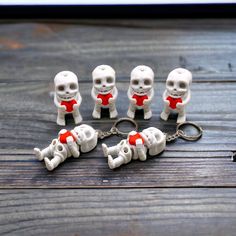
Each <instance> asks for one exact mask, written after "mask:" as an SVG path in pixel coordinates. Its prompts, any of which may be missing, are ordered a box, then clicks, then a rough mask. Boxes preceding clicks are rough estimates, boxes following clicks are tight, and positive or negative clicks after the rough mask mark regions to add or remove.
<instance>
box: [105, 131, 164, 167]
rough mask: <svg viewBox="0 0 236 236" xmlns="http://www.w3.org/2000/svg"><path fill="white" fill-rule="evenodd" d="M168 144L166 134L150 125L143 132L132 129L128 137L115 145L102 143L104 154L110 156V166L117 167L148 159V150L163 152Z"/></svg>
mask: <svg viewBox="0 0 236 236" xmlns="http://www.w3.org/2000/svg"><path fill="white" fill-rule="evenodd" d="M165 146H166V136H165V134H163V133H162V132H161V131H160V130H159V129H157V128H154V127H150V128H147V129H144V130H143V131H142V132H141V133H137V132H136V131H131V132H130V133H129V134H128V138H127V139H123V140H122V141H121V142H120V143H118V144H117V145H115V146H112V147H107V145H106V144H104V143H103V144H102V148H103V152H104V156H105V157H107V158H108V166H109V167H110V169H115V168H117V167H119V166H121V165H122V164H127V163H129V162H130V161H131V160H137V159H139V160H140V161H146V159H147V151H148V153H149V155H151V156H155V155H158V154H159V153H161V152H162V151H163V150H164V149H165Z"/></svg>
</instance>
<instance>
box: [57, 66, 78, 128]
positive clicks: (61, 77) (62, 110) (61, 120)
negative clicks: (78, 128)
mask: <svg viewBox="0 0 236 236" xmlns="http://www.w3.org/2000/svg"><path fill="white" fill-rule="evenodd" d="M54 85H55V95H54V103H55V105H56V107H57V109H58V115H57V124H58V125H62V126H64V125H65V124H66V123H65V115H66V114H69V113H71V114H72V115H73V117H74V121H75V124H79V123H80V122H81V121H82V117H81V115H80V112H79V107H80V104H81V102H82V98H81V96H80V92H79V84H78V78H77V76H76V75H75V74H74V73H73V72H71V71H61V72H59V73H58V74H57V75H56V76H55V78H54Z"/></svg>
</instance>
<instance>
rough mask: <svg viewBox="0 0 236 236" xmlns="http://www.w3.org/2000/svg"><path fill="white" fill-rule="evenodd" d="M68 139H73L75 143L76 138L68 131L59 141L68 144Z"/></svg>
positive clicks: (61, 135)
mask: <svg viewBox="0 0 236 236" xmlns="http://www.w3.org/2000/svg"><path fill="white" fill-rule="evenodd" d="M68 137H72V138H73V140H74V141H75V136H74V135H73V134H72V133H71V132H70V131H68V130H67V131H66V132H65V133H63V134H60V136H59V140H60V142H61V143H67V142H66V139H67V138H68Z"/></svg>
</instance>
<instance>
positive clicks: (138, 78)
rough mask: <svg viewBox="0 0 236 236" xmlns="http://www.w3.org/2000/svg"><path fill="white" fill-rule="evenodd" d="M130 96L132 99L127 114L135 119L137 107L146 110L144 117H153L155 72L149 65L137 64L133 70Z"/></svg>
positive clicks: (129, 90)
mask: <svg viewBox="0 0 236 236" xmlns="http://www.w3.org/2000/svg"><path fill="white" fill-rule="evenodd" d="M130 77H131V79H130V86H129V89H128V93H127V94H128V98H129V100H130V105H129V109H128V112H127V116H128V117H130V118H132V119H134V116H135V111H136V109H138V110H140V109H143V110H144V119H145V120H147V119H150V118H151V117H152V111H151V108H150V105H151V102H152V99H153V96H154V89H153V82H154V73H153V70H152V69H151V68H150V67H148V66H144V65H141V66H137V67H135V68H134V69H133V70H132V71H131V75H130Z"/></svg>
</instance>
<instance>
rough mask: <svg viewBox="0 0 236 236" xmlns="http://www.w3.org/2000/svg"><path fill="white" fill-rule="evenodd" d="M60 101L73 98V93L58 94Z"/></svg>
mask: <svg viewBox="0 0 236 236" xmlns="http://www.w3.org/2000/svg"><path fill="white" fill-rule="evenodd" d="M58 97H59V98H60V99H61V100H62V101H70V100H72V99H74V98H75V94H67V95H58Z"/></svg>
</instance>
